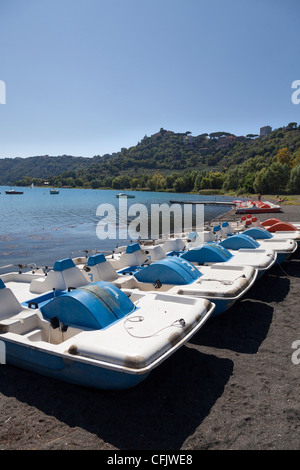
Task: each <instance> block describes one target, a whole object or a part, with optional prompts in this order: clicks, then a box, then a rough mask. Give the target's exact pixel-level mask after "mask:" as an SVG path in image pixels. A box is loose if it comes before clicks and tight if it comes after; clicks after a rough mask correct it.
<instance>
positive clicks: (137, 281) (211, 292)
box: [82, 250, 257, 315]
mask: <svg viewBox="0 0 300 470" xmlns="http://www.w3.org/2000/svg"><path fill="white" fill-rule="evenodd" d="M137 252H138V250H137ZM133 260H134V259H133ZM133 260H132V261H133ZM117 261H118V263H117V265H118V266H121V265H122V258H121V257H120V258H119V259H118V260H117ZM127 261H128V258H127ZM135 262H136V263H137V259H136V260H135ZM115 266H116V265H115V264H114V263H113V260H111V259H106V257H105V256H104V255H103V254H98V255H94V256H91V257H90V258H89V259H88V263H87V264H86V265H85V266H83V267H82V272H83V273H85V275H86V278H87V279H91V280H93V281H99V280H104V281H109V282H112V283H114V285H116V286H118V287H119V288H122V289H130V290H132V291H133V290H136V291H138V292H151V291H152V292H153V291H154V292H164V293H168V294H172V295H175V296H177V298H180V296H181V295H187V296H192V297H196V298H204V299H208V300H209V301H210V302H213V303H214V304H215V305H216V308H215V311H214V313H213V315H217V314H220V313H223V312H225V311H226V310H228V308H230V307H231V306H232V305H233V304H234V303H235V302H236V301H237V300H238V299H240V298H241V297H242V296H243V295H244V294H245V293H246V292H247V291H248V290H249V289H250V288H251V287H252V286H253V284H254V282H255V281H256V279H257V270H256V269H255V268H253V267H251V266H231V265H226V264H225V263H224V264H223V265H222V266H219V265H218V264H217V263H216V264H213V265H212V266H201V268H198V267H196V266H194V265H193V264H192V263H190V262H189V261H187V260H185V259H183V258H182V257H165V258H164V259H161V260H159V261H155V262H153V263H150V264H149V265H138V264H132V265H130V266H127V267H125V266H123V267H122V268H121V269H120V270H119V271H116V269H115Z"/></svg>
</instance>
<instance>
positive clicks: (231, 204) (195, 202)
mask: <svg viewBox="0 0 300 470" xmlns="http://www.w3.org/2000/svg"><path fill="white" fill-rule="evenodd" d="M170 203H171V204H205V205H207V206H235V205H236V203H235V202H230V201H224V202H223V201H170Z"/></svg>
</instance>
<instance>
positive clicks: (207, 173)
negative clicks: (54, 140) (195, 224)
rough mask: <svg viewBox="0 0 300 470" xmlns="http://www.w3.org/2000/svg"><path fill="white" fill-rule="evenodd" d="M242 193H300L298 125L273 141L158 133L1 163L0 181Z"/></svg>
mask: <svg viewBox="0 0 300 470" xmlns="http://www.w3.org/2000/svg"><path fill="white" fill-rule="evenodd" d="M45 180H47V181H48V182H49V184H50V185H52V186H57V187H62V186H70V187H88V188H114V189H130V188H131V189H148V190H154V191H156V190H160V191H161V190H169V191H176V192H187V191H199V190H203V189H215V190H224V191H229V190H232V191H235V192H240V193H253V192H261V193H265V194H266V193H275V192H276V193H278V192H282V193H283V192H294V193H300V126H297V123H289V124H288V125H287V126H286V127H282V128H279V129H276V130H274V131H273V132H271V134H270V135H268V136H267V137H259V136H257V135H253V134H248V135H246V136H235V135H233V134H229V133H227V132H214V133H211V134H201V135H199V136H196V137H194V136H192V135H191V133H190V132H185V133H174V132H172V131H168V130H165V129H160V131H159V132H157V133H156V134H154V135H152V136H150V137H147V136H145V137H144V138H143V139H142V140H141V141H140V142H139V143H138V144H137V145H136V146H134V147H130V148H128V149H126V148H123V149H121V151H120V152H118V153H115V154H113V155H108V154H107V155H104V156H99V155H98V156H94V157H93V158H84V157H72V156H66V155H64V156H57V157H50V156H39V157H30V158H26V159H21V158H15V159H7V158H5V159H0V184H2V185H3V184H14V185H19V186H23V185H30V184H31V183H35V185H41V184H43V183H44V181H45Z"/></svg>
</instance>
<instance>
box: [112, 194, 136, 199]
mask: <svg viewBox="0 0 300 470" xmlns="http://www.w3.org/2000/svg"><path fill="white" fill-rule="evenodd" d="M116 197H117V198H120V197H127V198H129V199H133V198H135V196H134V195H133V194H126V193H119V194H116Z"/></svg>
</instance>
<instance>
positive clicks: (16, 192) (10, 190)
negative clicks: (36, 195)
mask: <svg viewBox="0 0 300 470" xmlns="http://www.w3.org/2000/svg"><path fill="white" fill-rule="evenodd" d="M5 194H24V193H23V191H17V190H15V189H8V190H7V191H5Z"/></svg>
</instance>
